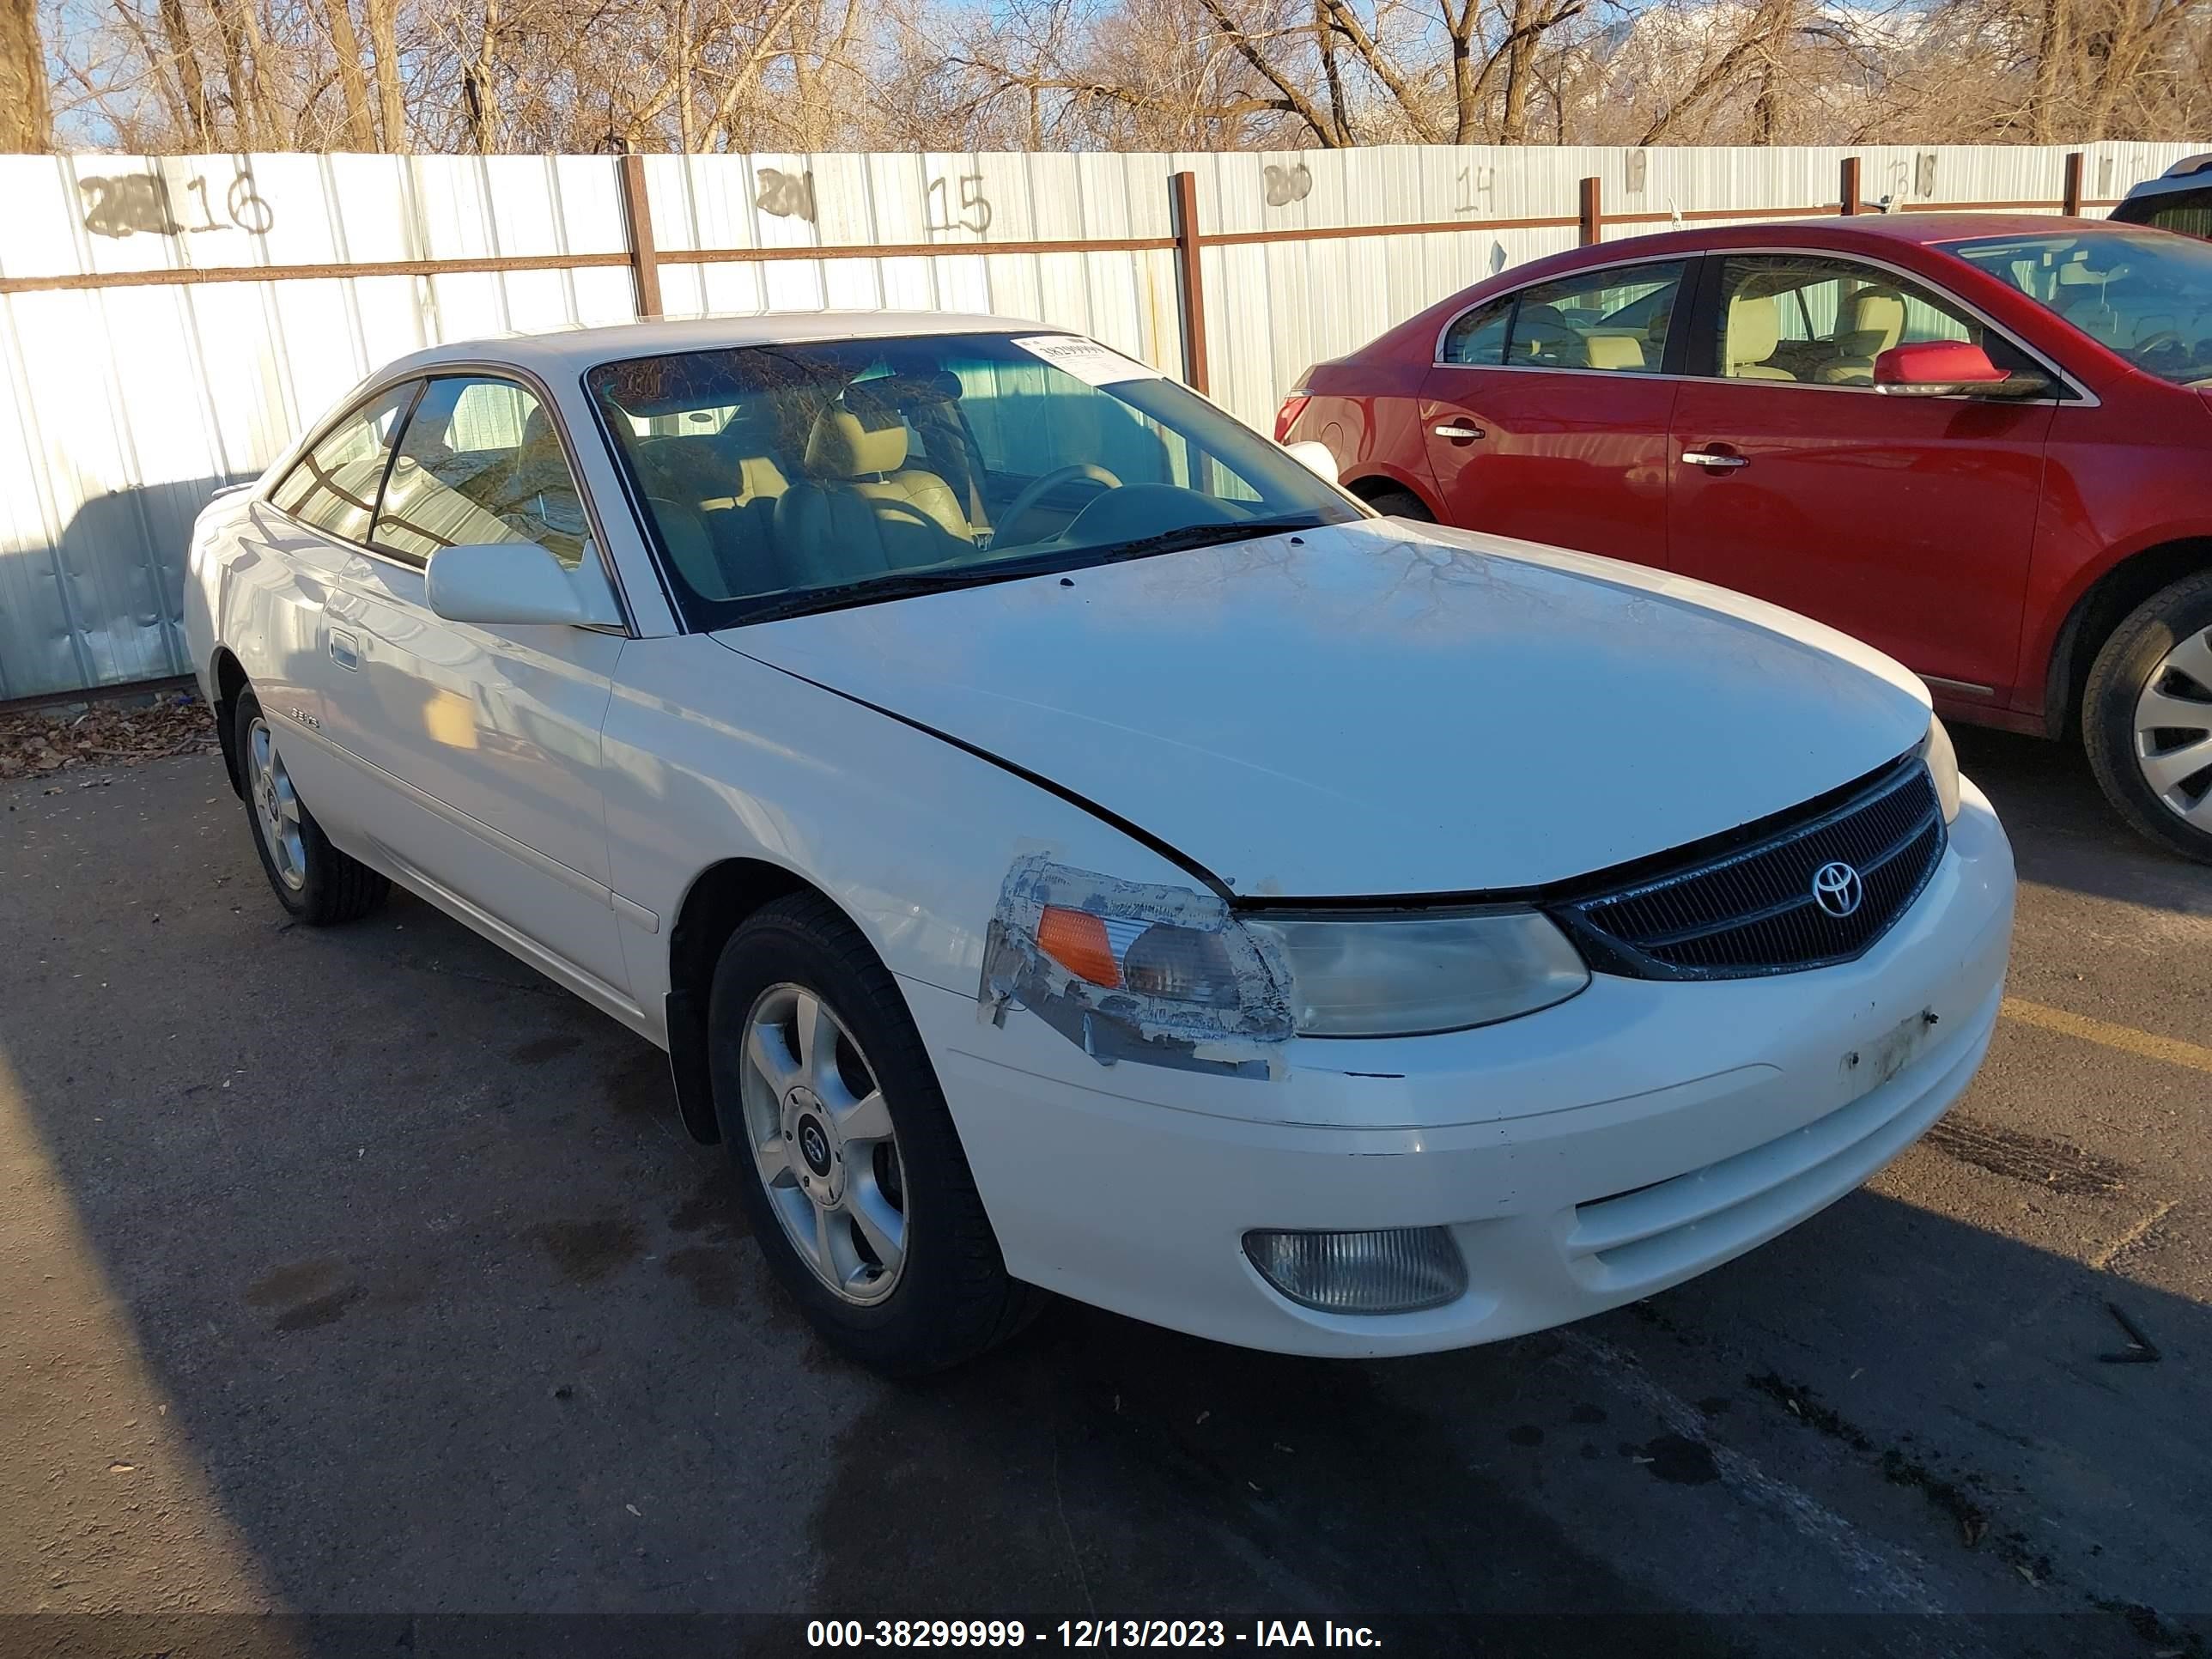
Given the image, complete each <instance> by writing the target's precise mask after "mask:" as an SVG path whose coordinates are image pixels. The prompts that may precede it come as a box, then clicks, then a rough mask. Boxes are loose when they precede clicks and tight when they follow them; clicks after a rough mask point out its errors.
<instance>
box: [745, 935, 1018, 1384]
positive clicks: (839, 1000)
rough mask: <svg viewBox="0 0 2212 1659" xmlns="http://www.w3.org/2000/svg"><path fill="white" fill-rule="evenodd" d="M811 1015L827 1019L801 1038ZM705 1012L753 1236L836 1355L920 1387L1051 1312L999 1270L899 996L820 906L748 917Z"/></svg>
mask: <svg viewBox="0 0 2212 1659" xmlns="http://www.w3.org/2000/svg"><path fill="white" fill-rule="evenodd" d="M808 999H811V1000H812V1001H811V1003H810V1002H809V1001H808ZM817 1007H818V1009H820V1010H821V1011H823V1012H826V1013H827V1016H828V1019H829V1024H828V1025H827V1026H823V1025H818V1024H817V1025H816V1026H814V1028H813V1029H814V1030H815V1033H816V1034H815V1036H813V1037H812V1038H811V1041H810V1042H806V1043H802V1042H800V1041H799V1035H798V1027H799V1025H800V1024H803V1023H805V1022H807V1021H809V1020H810V1019H812V1018H815V1016H814V1015H813V1014H812V1013H811V1012H810V1009H811V1008H817ZM707 1018H708V1067H709V1071H710V1074H711V1076H712V1078H713V1082H714V1115H715V1118H716V1121H717V1122H718V1124H719V1125H720V1129H721V1133H722V1141H723V1144H724V1145H725V1146H727V1147H728V1148H729V1151H730V1158H731V1161H732V1164H735V1166H736V1174H737V1181H738V1192H739V1194H741V1198H742V1201H743V1203H744V1206H745V1210H746V1213H747V1215H748V1216H749V1217H750V1219H751V1222H752V1231H753V1237H755V1238H757V1240H759V1241H760V1246H761V1249H762V1250H763V1252H764V1253H765V1255H767V1257H768V1260H769V1265H770V1266H771V1267H773V1268H774V1269H775V1274H776V1277H777V1278H778V1279H781V1280H782V1282H783V1285H784V1286H785V1288H786V1289H787V1291H789V1292H790V1293H791V1295H792V1297H793V1298H794V1299H795V1300H796V1301H797V1302H798V1303H799V1307H800V1309H801V1310H802V1311H804V1312H805V1315H806V1317H807V1320H808V1322H810V1323H811V1324H812V1326H813V1327H814V1328H815V1329H816V1331H817V1332H818V1333H819V1334H821V1336H822V1337H823V1340H825V1341H827V1342H828V1343H829V1345H830V1346H832V1347H833V1348H835V1349H836V1350H837V1351H838V1352H840V1353H842V1354H843V1355H845V1356H846V1357H847V1358H850V1359H854V1360H857V1361H858V1362H859V1363H860V1364H863V1365H866V1366H868V1367H869V1368H871V1369H872V1370H878V1371H881V1372H883V1373H884V1374H885V1375H887V1376H920V1375H922V1374H924V1373H927V1372H929V1371H935V1370H944V1369H945V1368H946V1367H948V1366H951V1365H957V1364H960V1363H961V1362H962V1361H963V1360H967V1359H971V1358H975V1356H976V1355H978V1354H981V1353H982V1352H985V1351H987V1349H990V1348H993V1347H995V1346H998V1345H999V1344H1000V1343H1001V1342H1004V1341H1006V1340H1007V1339H1008V1338H1009V1337H1011V1336H1012V1335H1013V1334H1015V1333H1016V1332H1017V1331H1018V1330H1020V1329H1021V1328H1022V1327H1023V1326H1024V1325H1025V1324H1027V1323H1028V1322H1029V1321H1030V1319H1031V1318H1032V1317H1034V1316H1036V1313H1037V1312H1038V1310H1040V1309H1042V1307H1043V1306H1044V1304H1045V1303H1046V1302H1047V1301H1048V1297H1047V1296H1046V1294H1045V1293H1044V1292H1043V1291H1039V1290H1037V1289H1036V1288H1035V1287H1033V1286H1030V1285H1024V1284H1020V1283H1018V1281H1016V1280H1015V1279H1012V1278H1011V1277H1009V1276H1008V1274H1007V1273H1006V1262H1005V1260H1004V1258H1003V1257H1001V1256H1000V1253H999V1241H998V1237H997V1236H996V1235H995V1234H994V1232H993V1231H991V1223H990V1219H989V1218H988V1217H987V1215H985V1213H984V1212H983V1202H982V1200H981V1198H980V1197H979V1196H978V1195H977V1194H976V1191H975V1177H974V1176H972V1175H971V1174H970V1173H969V1168H968V1158H967V1155H966V1154H965V1153H964V1152H963V1151H962V1150H961V1146H960V1138H959V1135H958V1134H957V1132H956V1131H955V1130H954V1128H953V1125H952V1117H951V1113H950V1112H948V1111H947V1110H946V1109H945V1096H944V1094H943V1092H942V1091H940V1090H939V1087H938V1083H937V1073H936V1072H935V1070H934V1069H933V1067H932V1066H931V1065H930V1062H929V1054H928V1051H927V1049H926V1048H924V1047H923V1046H922V1042H921V1033H920V1032H918V1031H917V1030H915V1024H914V1020H913V1018H912V1016H910V1015H909V1014H908V1012H907V1009H906V1005H905V1003H904V1001H903V1000H902V998H901V996H900V994H899V991H898V987H897V986H896V984H895V983H894V982H893V981H892V979H891V976H890V972H889V970H888V969H885V968H884V965H883V963H881V962H880V961H879V960H878V959H877V957H876V954H875V952H874V951H872V950H871V949H870V948H869V946H868V943H867V941H866V939H863V938H862V937H861V936H860V933H859V932H858V931H857V930H856V929H855V928H854V927H853V925H852V924H851V923H850V922H849V921H846V920H845V918H844V917H843V916H842V915H841V914H839V912H838V911H837V909H836V907H835V906H834V905H832V904H831V903H830V902H829V901H828V900H827V899H824V898H823V897H821V896H819V895H817V894H812V893H801V894H793V895H792V896H789V897H787V898H782V899H779V900H777V901H776V902H775V903H773V904H770V905H768V906H766V907H765V908H763V909H761V910H759V911H758V912H757V913H755V915H752V916H751V917H750V919H749V920H747V921H746V922H745V923H744V926H742V927H739V928H738V931H737V932H736V933H734V934H732V936H731V938H730V940H729V943H728V944H727V945H724V946H723V948H722V955H721V959H720V961H719V962H718V963H716V964H715V967H714V988H713V991H712V993H711V994H710V996H709V999H708V1015H707ZM833 1028H834V1029H833ZM824 1042H829V1048H827V1049H826V1050H825V1049H824V1048H823V1044H824ZM810 1051H811V1053H812V1054H813V1055H814V1056H815V1058H814V1059H813V1060H811V1062H810V1060H809V1059H808V1058H807V1056H808V1054H809V1052H810ZM824 1054H827V1055H828V1058H826V1059H824V1058H823V1055H824ZM870 1085H872V1089H871V1086H870ZM779 1139H780V1140H781V1150H780V1151H779V1147H778V1141H779ZM832 1200H834V1201H835V1203H836V1205H838V1206H842V1208H833V1207H831V1201H832ZM894 1221H895V1222H896V1226H894V1225H890V1224H891V1223H893V1222H894ZM864 1224H866V1225H864ZM871 1226H872V1231H870V1228H871ZM871 1240H875V1241H878V1242H884V1243H888V1244H895V1245H896V1251H894V1250H892V1249H889V1248H886V1249H876V1248H874V1246H873V1245H872V1243H871V1242H870V1241H871ZM817 1262H823V1263H826V1264H827V1265H826V1266H823V1267H817ZM886 1263H889V1264H890V1265H889V1266H887V1265H886Z"/></svg>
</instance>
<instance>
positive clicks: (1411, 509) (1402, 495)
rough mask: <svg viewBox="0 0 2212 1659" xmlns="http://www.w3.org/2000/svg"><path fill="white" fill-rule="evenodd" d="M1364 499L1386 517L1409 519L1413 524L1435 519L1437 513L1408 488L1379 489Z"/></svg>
mask: <svg viewBox="0 0 2212 1659" xmlns="http://www.w3.org/2000/svg"><path fill="white" fill-rule="evenodd" d="M1366 501H1367V505H1368V506H1370V507H1373V508H1374V509H1375V510H1376V512H1377V513H1381V514H1382V515H1383V517H1384V518H1386V519H1411V520H1413V522H1414V523H1415V524H1434V523H1435V522H1436V521H1437V515H1436V514H1435V513H1431V512H1430V511H1429V509H1428V508H1427V507H1425V506H1423V505H1422V503H1421V498H1420V497H1419V495H1415V494H1413V491H1412V490H1410V489H1380V490H1377V491H1376V493H1375V494H1374V495H1370V496H1368V497H1367V498H1366Z"/></svg>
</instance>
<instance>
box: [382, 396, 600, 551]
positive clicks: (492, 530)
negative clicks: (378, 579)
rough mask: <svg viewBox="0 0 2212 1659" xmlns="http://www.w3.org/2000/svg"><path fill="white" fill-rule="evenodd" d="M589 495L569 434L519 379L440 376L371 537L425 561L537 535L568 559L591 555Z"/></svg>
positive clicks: (405, 441) (397, 464) (411, 423)
mask: <svg viewBox="0 0 2212 1659" xmlns="http://www.w3.org/2000/svg"><path fill="white" fill-rule="evenodd" d="M585 536H586V519H585V517H584V503H583V498H582V496H581V495H580V494H579V492H578V491H577V489H576V480H575V477H574V475H573V474H572V473H570V471H568V456H567V455H566V454H565V453H562V448H561V438H560V434H559V433H558V432H557V431H556V429H555V428H554V426H553V422H552V418H551V416H549V415H547V414H546V412H545V411H544V409H543V408H541V407H540V406H539V404H538V398H537V397H536V396H535V395H534V394H533V393H532V392H528V391H526V389H525V388H523V387H521V386H517V385H515V384H514V383H513V381H511V380H490V379H483V378H473V377H471V378H463V377H455V378H453V379H450V380H433V381H431V382H430V386H429V390H428V391H427V392H424V393H423V394H422V402H421V403H419V404H416V408H415V413H414V414H413V415H412V416H410V418H409V420H408V422H407V431H406V434H405V435H404V436H403V437H402V438H401V440H400V442H399V453H398V459H395V460H394V461H393V462H392V480H391V482H390V483H387V484H386V486H385V490H384V504H383V507H382V508H381V509H380V511H379V512H378V513H377V515H376V528H375V532H374V534H373V535H372V536H371V538H370V540H371V543H372V544H374V546H375V547H376V548H377V549H378V550H380V551H382V552H385V553H388V554H390V555H391V556H392V557H394V558H398V559H405V560H407V561H409V562H411V563H415V564H421V563H423V562H427V561H428V558H429V556H431V555H432V554H433V553H435V552H436V551H437V550H439V549H440V548H441V547H454V546H459V545H461V544H469V543H477V542H535V543H536V544H538V546H540V547H542V548H544V549H545V550H546V551H547V552H549V553H550V554H552V555H553V556H554V557H555V558H556V559H558V560H560V561H561V562H562V563H563V564H565V565H569V566H572V567H573V566H574V565H575V564H577V563H579V562H581V560H582V558H583V556H584V539H585Z"/></svg>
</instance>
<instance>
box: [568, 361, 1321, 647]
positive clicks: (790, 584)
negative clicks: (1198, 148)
mask: <svg viewBox="0 0 2212 1659" xmlns="http://www.w3.org/2000/svg"><path fill="white" fill-rule="evenodd" d="M587 385H588V387H589V390H590V392H591V394H592V398H593V400H594V401H595V402H596V403H597V404H598V405H599V411H600V415H601V417H602V418H603V419H604V421H605V424H606V429H607V431H608V433H609V434H610V435H611V437H612V439H613V441H614V444H615V447H616V448H617V450H618V451H619V452H620V453H621V456H622V459H623V463H624V465H626V466H627V467H628V469H629V473H630V477H631V481H632V483H633V484H634V485H635V488H636V489H637V492H638V494H639V495H641V497H642V498H643V499H644V501H645V502H646V506H647V513H648V515H649V517H650V518H651V520H652V529H653V535H654V538H655V539H656V540H657V541H658V542H659V548H660V552H661V555H662V562H663V565H664V567H665V568H666V569H667V571H668V572H669V574H670V575H671V578H672V579H673V581H672V585H673V586H676V587H677V588H678V589H679V590H680V591H679V592H678V600H679V603H680V604H681V605H682V606H683V609H684V613H685V618H686V620H687V621H688V622H689V623H690V625H691V626H693V627H695V628H702V629H705V628H724V627H728V626H730V625H732V624H733V623H743V622H753V621H762V620H765V619H768V618H770V617H783V616H790V615H794V614H797V613H799V612H801V611H815V610H824V609H829V608H833V607H836V606H839V605H860V604H869V603H872V602H874V601H876V600H878V599H893V598H897V597H900V596H902V595H906V594H911V593H915V592H928V591H931V590H933V589H935V588H939V587H952V586H968V585H972V584H974V583H976V582H981V581H997V580H1006V579H1008V578H1011V577H1014V576H1020V575H1030V574H1045V573H1048V572H1053V571H1060V570H1070V569H1076V568H1081V567H1082V566H1085V565H1091V564H1100V563H1103V562H1107V561H1109V560H1112V559H1116V558H1129V557H1137V556H1144V555H1148V554H1154V553H1167V552H1172V551H1175V550H1178V549H1181V548H1188V547H1194V546H1200V545H1204V544H1207V543H1212V542H1222V541H1231V540H1236V539H1238V538H1242V537H1246V536H1253V535H1263V534H1267V533H1271V532H1273V531H1276V530H1279V529H1292V528H1298V527H1310V526H1315V525H1320V524H1333V523H1338V522H1341V521H1344V520H1351V519H1356V518H1358V517H1359V516H1360V514H1359V509H1358V507H1355V506H1353V505H1352V503H1351V502H1350V501H1346V499H1345V497H1344V496H1343V495H1340V494H1339V493H1338V492H1337V491H1336V490H1334V489H1330V488H1329V487H1328V485H1326V484H1324V483H1322V481H1321V480H1320V479H1319V478H1317V477H1315V476H1314V475H1313V474H1312V473H1311V472H1310V471H1307V470H1306V469H1305V468H1304V467H1303V466H1301V465H1299V464H1298V463H1297V461H1296V460H1294V459H1291V457H1290V456H1288V455H1286V454H1285V453H1283V452H1282V451H1281V450H1279V449H1278V448H1276V447H1274V446H1273V444H1270V443H1268V442H1267V441H1266V440H1265V439H1262V438H1261V437H1259V436H1258V435H1255V433H1253V432H1252V431H1251V430H1250V429H1249V428H1246V427H1244V426H1242V425H1240V424H1239V423H1238V422H1236V421H1234V420H1232V419H1231V418H1230V417H1229V416H1226V415H1224V414H1223V413H1222V412H1221V411H1220V410H1217V409H1215V408H1214V407H1213V406H1212V404H1208V403H1206V401H1205V400H1204V399H1203V398H1199V397H1197V396H1195V395H1194V393H1192V392H1189V391H1188V390H1186V389H1185V388H1184V387H1182V386H1179V385H1177V384H1176V382H1174V381H1173V380H1168V379H1166V378H1164V376H1162V375H1161V374H1158V372H1156V371H1155V370H1152V369H1150V368H1146V367H1145V366H1144V365H1143V364H1141V363H1137V362H1131V361H1130V360H1128V359H1127V358H1125V357H1122V356H1119V355H1117V354H1116V353H1115V352H1112V351H1109V350H1108V349H1106V348H1105V347H1103V346H1101V345H1097V344H1096V343H1092V342H1091V341H1089V340H1085V339H1082V338H1080V337H1077V336H1074V335H1066V334H1041V335H996V334H954V335H942V336H926V337H902V338H897V339H869V340H853V341H829V342H808V343H802V344H792V345H769V346H742V347H732V348H728V349H718V350H709V351H693V352H684V353H680V354H677V355H673V356H661V357H639V358H632V359H629V360H628V361H626V362H613V363H605V364H602V365H600V366H599V368H594V369H592V371H591V373H590V374H589V375H588V377H587Z"/></svg>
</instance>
